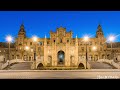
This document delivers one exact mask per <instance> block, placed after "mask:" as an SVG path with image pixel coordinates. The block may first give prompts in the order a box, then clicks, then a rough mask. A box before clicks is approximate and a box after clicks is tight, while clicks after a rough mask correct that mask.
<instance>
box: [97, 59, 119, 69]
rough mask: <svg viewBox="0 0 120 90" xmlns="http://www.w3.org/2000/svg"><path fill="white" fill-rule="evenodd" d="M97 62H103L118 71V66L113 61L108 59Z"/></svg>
mask: <svg viewBox="0 0 120 90" xmlns="http://www.w3.org/2000/svg"><path fill="white" fill-rule="evenodd" d="M97 62H105V63H108V64H110V65H112V66H114V67H115V68H117V69H120V65H119V64H118V63H115V62H114V60H108V59H99V60H98V61H97Z"/></svg>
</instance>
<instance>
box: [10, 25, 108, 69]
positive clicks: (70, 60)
mask: <svg viewBox="0 0 120 90" xmlns="http://www.w3.org/2000/svg"><path fill="white" fill-rule="evenodd" d="M105 41H106V39H105V38H104V34H103V31H102V28H101V26H100V25H98V27H97V31H96V36H95V37H93V38H90V39H89V42H88V43H87V47H86V42H84V41H83V38H78V37H77V36H76V37H75V38H73V33H72V31H69V32H67V31H66V28H63V27H59V28H57V29H56V31H55V32H53V31H50V38H47V37H46V36H45V38H39V37H38V39H37V42H33V39H32V38H28V37H26V31H25V29H24V25H23V24H22V25H21V26H20V30H19V32H18V37H17V38H16V41H15V50H12V51H11V53H10V54H11V55H10V58H11V60H12V59H20V60H21V59H22V60H25V61H33V62H34V64H33V67H34V68H39V67H42V66H43V67H46V68H53V67H56V68H57V67H63V68H67V67H68V68H73V67H74V68H78V67H79V66H80V65H83V66H84V67H86V52H87V53H88V54H87V57H88V60H93V61H96V60H98V59H102V58H105V57H106V58H109V56H110V54H109V53H107V54H109V55H107V54H106V52H105V50H107V44H105ZM26 46H28V47H29V50H26V49H25V47H26ZM93 46H96V47H97V50H96V51H93V50H92V47H93ZM86 48H87V49H86ZM86 50H87V51H86ZM35 55H36V60H34V56H35ZM88 67H89V64H88Z"/></svg>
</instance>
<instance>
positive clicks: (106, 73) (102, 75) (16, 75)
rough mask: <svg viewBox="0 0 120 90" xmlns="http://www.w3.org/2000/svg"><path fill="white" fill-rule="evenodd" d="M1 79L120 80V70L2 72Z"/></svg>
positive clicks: (0, 72)
mask: <svg viewBox="0 0 120 90" xmlns="http://www.w3.org/2000/svg"><path fill="white" fill-rule="evenodd" d="M0 79H120V70H119V69H90V70H70V71H68V70H59V71H58V70H41V71H40V70H0Z"/></svg>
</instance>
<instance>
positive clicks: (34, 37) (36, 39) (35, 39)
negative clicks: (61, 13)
mask: <svg viewBox="0 0 120 90" xmlns="http://www.w3.org/2000/svg"><path fill="white" fill-rule="evenodd" d="M32 39H33V42H34V44H35V49H34V69H36V42H37V41H38V38H37V36H33V37H32Z"/></svg>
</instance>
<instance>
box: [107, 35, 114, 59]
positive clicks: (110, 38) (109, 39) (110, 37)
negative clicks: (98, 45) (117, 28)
mask: <svg viewBox="0 0 120 90" xmlns="http://www.w3.org/2000/svg"><path fill="white" fill-rule="evenodd" d="M114 40H115V36H113V35H110V36H109V37H108V41H110V44H111V59H112V58H113V56H114V55H112V52H113V50H112V43H113V41H114Z"/></svg>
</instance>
